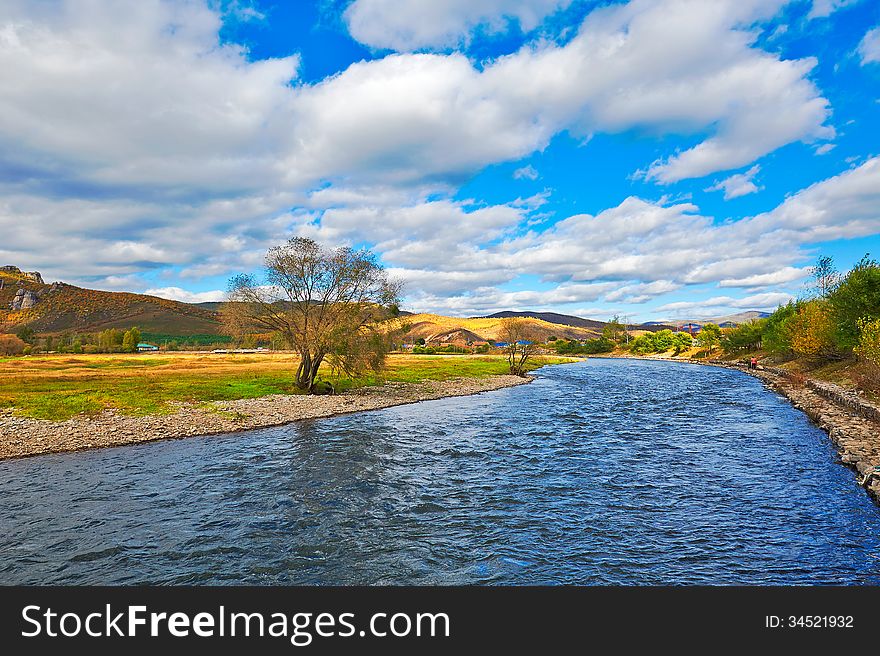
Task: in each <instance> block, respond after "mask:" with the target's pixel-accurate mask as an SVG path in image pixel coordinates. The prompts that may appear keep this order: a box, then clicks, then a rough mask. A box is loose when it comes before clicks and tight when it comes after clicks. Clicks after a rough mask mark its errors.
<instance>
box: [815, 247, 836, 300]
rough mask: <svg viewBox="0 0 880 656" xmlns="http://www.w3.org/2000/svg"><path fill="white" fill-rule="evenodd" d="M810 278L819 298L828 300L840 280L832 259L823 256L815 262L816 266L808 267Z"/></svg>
mask: <svg viewBox="0 0 880 656" xmlns="http://www.w3.org/2000/svg"><path fill="white" fill-rule="evenodd" d="M810 276H812V278H813V280H814V281H815V290H816V294H817V296H818V297H819V298H828V295H829V294H830V293H831V291H832V290H833V289H834V287H835V286H836V285H837V282H838V280H839V279H840V275H839V274H838V273H837V269H836V268H835V267H834V258H833V257H829V256H828V255H823V256H822V257H820V258H819V259H818V260H816V264H815V265H813V266H812V267H810Z"/></svg>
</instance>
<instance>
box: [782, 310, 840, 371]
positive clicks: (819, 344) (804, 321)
mask: <svg viewBox="0 0 880 656" xmlns="http://www.w3.org/2000/svg"><path fill="white" fill-rule="evenodd" d="M788 327H789V331H790V334H791V338H790V339H791V350H792V351H794V353H795V354H796V355H800V356H804V357H808V358H819V357H830V356H832V355H834V353H835V345H834V324H833V322H832V319H831V308H830V307H829V305H828V303H826V302H825V301H818V300H817V301H807V302H805V303H801V304H799V307H798V309H797V312H796V313H795V315H794V316H793V317H791V318H790V319H789V320H788Z"/></svg>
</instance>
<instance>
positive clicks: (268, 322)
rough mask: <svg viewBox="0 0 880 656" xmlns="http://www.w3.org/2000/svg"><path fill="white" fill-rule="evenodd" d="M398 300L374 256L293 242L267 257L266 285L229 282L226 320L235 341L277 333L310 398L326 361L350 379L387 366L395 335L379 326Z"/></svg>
mask: <svg viewBox="0 0 880 656" xmlns="http://www.w3.org/2000/svg"><path fill="white" fill-rule="evenodd" d="M399 292H400V285H399V283H397V282H393V281H390V280H389V279H388V276H387V273H386V272H385V270H384V269H383V268H382V266H381V265H380V264H379V263H378V261H377V259H376V256H375V255H373V253H371V252H370V251H367V250H359V251H356V250H353V249H351V248H337V249H332V250H328V249H325V248H323V247H321V246H320V245H319V244H318V243H317V242H315V241H313V240H311V239H306V238H303V237H294V238H293V239H291V240H289V241H288V242H286V243H285V244H283V245H281V246H276V247H274V248H271V249H270V250H269V252H268V253H267V254H266V261H265V279H264V280H257V279H256V278H255V277H254V276H249V275H239V276H236V277H234V278H233V279H232V280H231V281H230V284H229V300H228V302H227V303H225V304H224V305H223V308H222V310H221V314H222V317H223V321H224V325H225V328H226V330H227V332H230V333H231V334H234V335H241V334H244V333H246V332H254V331H263V332H265V331H272V332H277V333H278V334H279V335H280V336H281V337H282V338H283V339H284V342H285V343H286V344H287V345H288V346H289V347H290V348H291V349H293V350H295V351H296V352H297V353H298V354H299V365H298V367H297V370H296V385H297V387H298V388H299V389H301V390H304V391H309V392H312V391H315V381H316V380H317V377H318V370H319V368H320V367H321V364H322V363H323V362H324V360H325V359H328V360H329V361H330V362H331V364H332V365H333V366H334V368H337V369H339V370H342V371H345V372H346V373H349V374H351V375H354V374H356V373H359V372H360V371H362V370H363V368H364V367H369V368H378V367H380V366H381V365H382V364H384V361H385V355H386V354H387V353H388V351H389V350H390V348H391V339H392V335H391V332H392V330H391V327H390V326H389V325H388V324H387V323H383V322H382V320H383V319H387V318H388V316H389V315H390V314H393V309H389V308H393V307H396V306H397V304H398V303H399V298H398V297H399ZM393 328H394V331H395V332H396V331H397V330H400V329H402V326H399V325H396V326H394V327H393Z"/></svg>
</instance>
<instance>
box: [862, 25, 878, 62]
mask: <svg viewBox="0 0 880 656" xmlns="http://www.w3.org/2000/svg"><path fill="white" fill-rule="evenodd" d="M859 56H860V57H861V58H862V64H869V63H872V62H880V27H875V28H874V29H872V30H868V32H867V33H866V34H865V36H864V37H863V38H862V40H861V42H860V43H859Z"/></svg>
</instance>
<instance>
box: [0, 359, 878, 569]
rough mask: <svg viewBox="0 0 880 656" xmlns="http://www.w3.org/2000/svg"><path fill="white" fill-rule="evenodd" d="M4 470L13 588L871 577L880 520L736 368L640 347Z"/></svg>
mask: <svg viewBox="0 0 880 656" xmlns="http://www.w3.org/2000/svg"><path fill="white" fill-rule="evenodd" d="M537 375H538V379H537V380H536V381H535V382H533V383H532V384H530V385H523V386H519V387H514V388H508V389H503V390H497V391H494V392H488V393H484V394H480V395H476V396H470V397H458V398H450V399H441V400H437V401H429V402H424V403H419V404H414V405H408V406H400V407H395V408H387V409H384V410H378V411H373V412H368V413H360V414H356V415H347V416H340V417H333V418H329V419H319V420H311V421H305V422H299V423H295V424H291V425H288V426H284V427H279V428H270V429H263V430H257V431H252V432H248V433H238V434H231V435H221V436H213V437H205V438H190V439H186V440H179V441H166V442H154V443H150V444H142V445H137V446H129V447H120V448H115V449H104V450H96V451H89V452H82V453H72V454H59V455H50V456H43V457H38V458H29V459H23V460H13V461H4V462H0V490H2V499H0V583H3V584H13V583H16V584H18V583H26V584H126V583H159V584H231V583H243V584H636V585H639V584H783V583H786V584H818V583H835V584H853V583H870V584H878V583H880V509H878V507H877V506H875V505H874V504H873V503H872V502H871V501H870V500H869V499H868V497H867V496H866V494H865V493H864V491H863V490H862V489H861V488H859V487H858V486H857V485H856V484H855V482H854V474H853V473H852V472H851V471H850V470H848V469H846V468H845V467H843V466H841V465H840V464H837V463H836V458H835V454H834V451H833V448H832V447H831V445H830V443H829V441H828V438H827V436H826V435H825V434H824V433H823V432H822V431H821V430H819V429H818V428H816V427H815V426H813V425H812V424H811V423H810V422H809V420H808V419H807V418H806V417H805V416H804V415H803V414H801V413H800V412H798V411H796V410H794V409H793V408H792V407H791V406H790V405H789V404H788V403H787V402H786V401H785V400H784V399H782V398H781V397H779V396H777V395H776V394H774V393H772V392H769V391H767V390H766V389H764V387H763V386H762V385H761V383H760V382H759V381H758V380H756V379H754V378H752V377H749V376H747V375H745V374H743V373H741V372H737V371H730V370H726V369H718V368H714V367H702V366H696V365H688V364H680V363H667V362H653V361H643V360H610V359H607V360H600V359H594V360H589V361H586V362H580V363H577V364H571V365H561V366H553V367H545V368H544V369H542V370H540V371H539V372H538V374H537Z"/></svg>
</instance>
